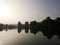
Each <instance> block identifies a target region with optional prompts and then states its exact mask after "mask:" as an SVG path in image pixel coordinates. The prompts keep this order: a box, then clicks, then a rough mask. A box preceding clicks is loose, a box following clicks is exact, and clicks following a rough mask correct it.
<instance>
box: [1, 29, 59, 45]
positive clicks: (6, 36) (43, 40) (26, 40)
mask: <svg viewBox="0 0 60 45" xmlns="http://www.w3.org/2000/svg"><path fill="white" fill-rule="evenodd" d="M58 44H60V40H59V39H57V36H55V35H54V36H53V37H52V38H51V39H47V37H46V36H44V35H43V33H42V32H39V33H37V34H36V35H34V34H32V33H30V31H29V33H25V30H22V31H21V32H20V33H18V32H17V29H12V30H8V31H7V32H6V31H5V30H4V31H2V32H0V45H58Z"/></svg>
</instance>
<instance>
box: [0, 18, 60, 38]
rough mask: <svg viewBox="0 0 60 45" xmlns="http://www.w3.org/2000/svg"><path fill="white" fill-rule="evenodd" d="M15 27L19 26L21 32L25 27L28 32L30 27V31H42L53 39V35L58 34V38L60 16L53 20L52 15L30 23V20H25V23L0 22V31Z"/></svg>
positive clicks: (59, 35) (59, 33) (34, 32)
mask: <svg viewBox="0 0 60 45" xmlns="http://www.w3.org/2000/svg"><path fill="white" fill-rule="evenodd" d="M15 28H18V33H20V32H21V30H22V29H25V33H28V31H29V29H30V32H31V33H33V34H37V33H38V32H42V33H43V35H44V36H46V37H47V38H48V39H51V38H52V37H53V35H57V36H58V38H60V18H56V19H55V20H52V19H51V18H50V17H47V18H46V19H45V20H43V21H42V22H36V21H32V22H30V24H29V23H28V22H25V24H22V23H21V22H18V25H12V24H11V25H8V24H6V25H3V24H0V31H3V29H6V31H7V29H15Z"/></svg>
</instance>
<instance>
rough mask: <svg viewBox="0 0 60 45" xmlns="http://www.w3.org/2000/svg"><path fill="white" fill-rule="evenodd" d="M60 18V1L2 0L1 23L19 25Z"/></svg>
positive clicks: (0, 6)
mask: <svg viewBox="0 0 60 45" xmlns="http://www.w3.org/2000/svg"><path fill="white" fill-rule="evenodd" d="M48 16H50V17H51V18H52V19H55V18H56V17H60V0H0V23H4V24H17V23H18V21H21V22H22V23H25V22H26V21H28V22H30V21H33V20H36V21H38V22H40V21H42V20H43V19H45V18H46V17H48Z"/></svg>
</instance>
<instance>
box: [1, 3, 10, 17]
mask: <svg viewBox="0 0 60 45" xmlns="http://www.w3.org/2000/svg"><path fill="white" fill-rule="evenodd" d="M9 12H10V9H9V7H8V6H7V5H5V4H0V17H7V16H8V14H9Z"/></svg>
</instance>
